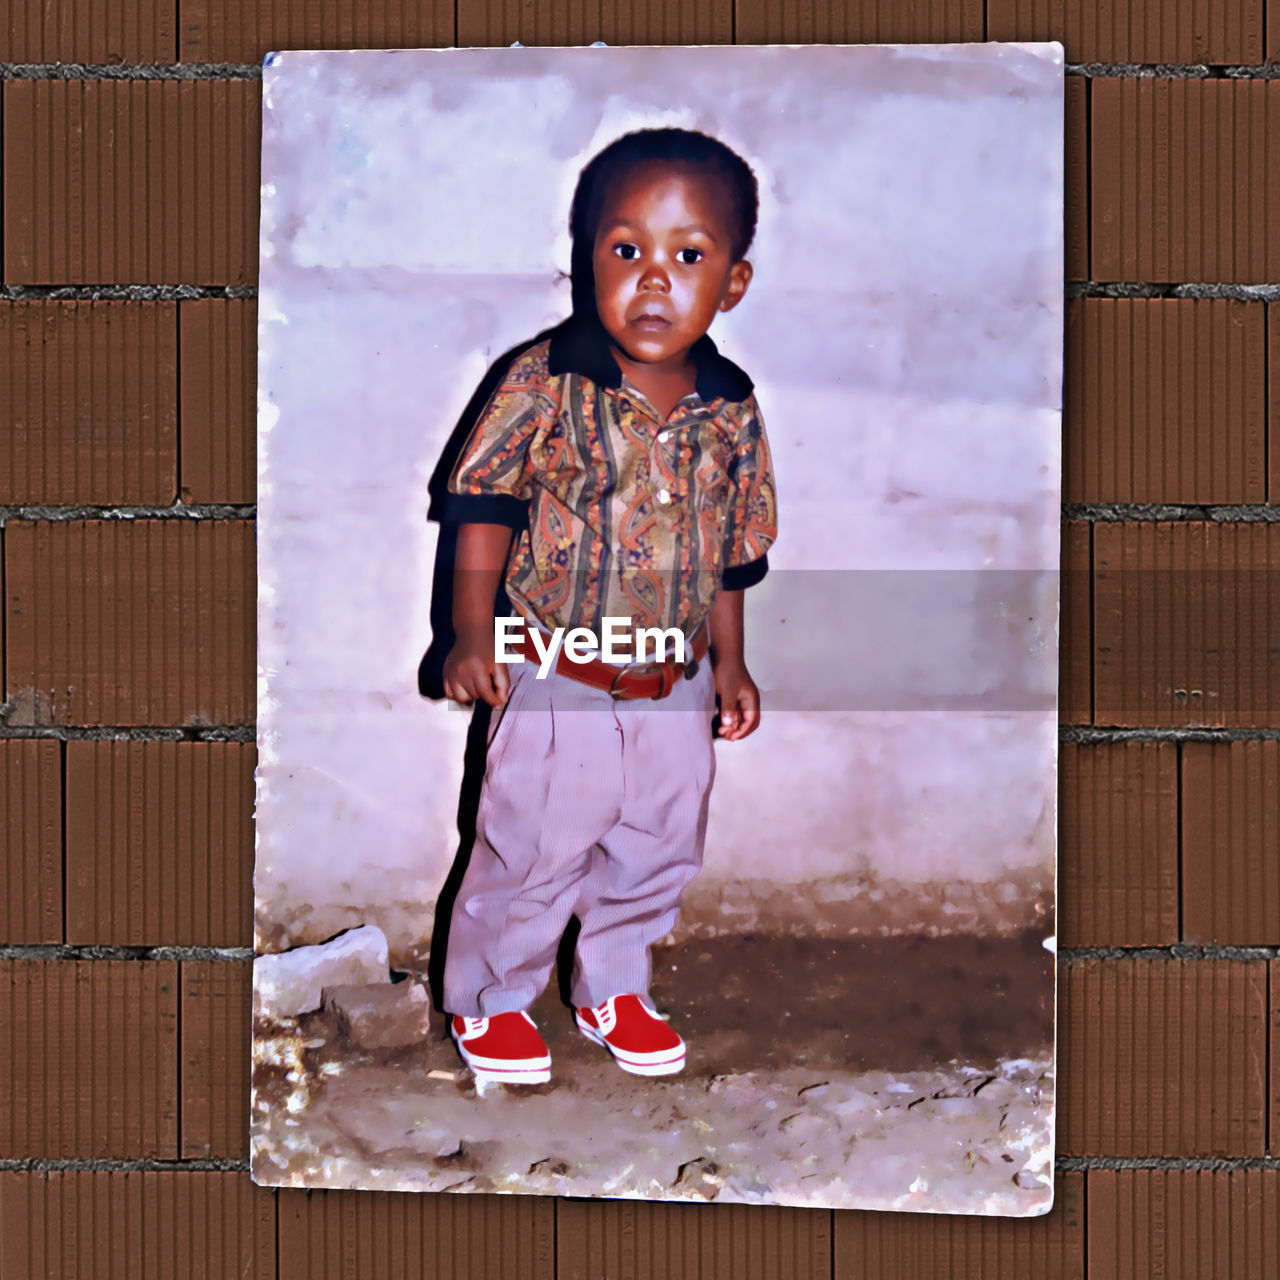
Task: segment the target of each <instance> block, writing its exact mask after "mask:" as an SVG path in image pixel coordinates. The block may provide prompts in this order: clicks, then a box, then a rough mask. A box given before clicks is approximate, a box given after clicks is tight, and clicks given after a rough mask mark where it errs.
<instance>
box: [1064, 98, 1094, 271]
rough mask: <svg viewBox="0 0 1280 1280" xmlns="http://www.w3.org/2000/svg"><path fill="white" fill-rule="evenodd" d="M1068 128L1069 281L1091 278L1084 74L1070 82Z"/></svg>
mask: <svg viewBox="0 0 1280 1280" xmlns="http://www.w3.org/2000/svg"><path fill="white" fill-rule="evenodd" d="M1063 111H1064V129H1065V131H1066V139H1065V156H1064V163H1065V165H1066V174H1065V183H1066V187H1065V191H1064V193H1063V200H1064V204H1065V206H1066V207H1065V210H1064V215H1065V227H1064V229H1063V235H1064V250H1065V255H1066V262H1065V270H1066V275H1067V279H1068V280H1087V279H1088V278H1089V82H1088V81H1087V80H1085V79H1083V78H1081V77H1080V76H1071V77H1069V78H1068V79H1067V81H1066V100H1065V102H1064V104H1063Z"/></svg>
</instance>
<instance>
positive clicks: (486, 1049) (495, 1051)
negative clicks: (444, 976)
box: [449, 1010, 551, 1084]
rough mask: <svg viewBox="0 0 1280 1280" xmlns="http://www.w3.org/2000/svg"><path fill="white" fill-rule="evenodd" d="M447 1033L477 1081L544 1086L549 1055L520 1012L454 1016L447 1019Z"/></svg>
mask: <svg viewBox="0 0 1280 1280" xmlns="http://www.w3.org/2000/svg"><path fill="white" fill-rule="evenodd" d="M449 1030H450V1031H451V1032H452V1034H453V1040H454V1043H455V1044H456V1045H457V1046H458V1052H459V1053H460V1054H462V1060H463V1062H465V1063H466V1064H467V1066H469V1067H470V1068H471V1074H472V1075H474V1076H475V1078H476V1080H477V1081H481V1082H488V1081H491V1080H492V1081H497V1082H499V1083H502V1084H546V1082H547V1081H548V1080H550V1079H551V1054H550V1053H548V1052H547V1046H546V1045H545V1044H544V1043H543V1040H542V1037H541V1036H540V1035H539V1034H538V1028H537V1027H536V1026H535V1025H534V1022H533V1019H532V1018H531V1017H529V1015H528V1014H527V1013H525V1012H524V1011H523V1010H522V1011H520V1012H519V1013H495V1014H494V1015H493V1017H491V1018H463V1017H460V1016H458V1015H457V1014H455V1015H454V1016H453V1017H452V1018H451V1019H450V1020H449Z"/></svg>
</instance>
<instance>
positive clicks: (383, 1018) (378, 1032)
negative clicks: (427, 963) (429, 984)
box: [324, 982, 431, 1049]
mask: <svg viewBox="0 0 1280 1280" xmlns="http://www.w3.org/2000/svg"><path fill="white" fill-rule="evenodd" d="M324 1007H325V1008H326V1009H332V1010H333V1012H334V1013H335V1014H336V1015H337V1020H338V1031H339V1033H340V1034H341V1035H342V1036H343V1037H344V1038H345V1039H346V1041H347V1043H348V1044H350V1045H353V1046H354V1047H355V1048H357V1049H400V1048H403V1047H404V1046H406V1045H411V1044H418V1043H420V1042H421V1041H423V1040H425V1039H427V1037H428V1036H429V1035H430V1034H431V1001H430V1000H429V999H428V997H427V989H426V987H424V986H421V985H420V984H419V983H416V982H397V983H394V984H388V983H383V984H381V985H379V986H373V987H365V986H359V987H357V986H344V987H326V988H325V989H324Z"/></svg>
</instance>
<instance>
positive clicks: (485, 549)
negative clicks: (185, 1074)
mask: <svg viewBox="0 0 1280 1280" xmlns="http://www.w3.org/2000/svg"><path fill="white" fill-rule="evenodd" d="M756 211H757V188H756V182H755V177H754V175H753V174H752V172H751V170H750V168H749V167H748V166H747V164H746V162H745V161H743V160H742V159H741V157H739V156H738V155H737V154H735V153H734V152H733V151H731V150H729V148H728V147H726V146H724V145H723V144H722V143H720V142H718V141H716V140H714V139H712V138H709V137H707V136H706V135H704V134H700V133H693V132H689V131H686V130H680V129H655V130H644V131H641V132H638V133H632V134H628V135H626V136H625V137H622V138H619V139H618V140H617V141H615V142H614V143H612V144H611V145H610V146H609V147H607V148H606V149H605V150H604V151H602V152H601V153H600V154H599V155H597V156H596V157H595V158H594V159H593V160H592V161H591V163H590V164H588V165H587V167H586V168H585V169H584V170H583V171H582V174H581V176H580V178H579V181H578V188H577V191H576V193H575V195H574V200H573V208H572V213H571V217H570V226H571V231H572V238H573V258H574V261H573V273H572V275H573V289H574V313H573V316H572V317H571V318H570V319H569V320H568V321H567V322H566V323H565V324H564V325H563V326H561V327H560V328H559V329H558V330H557V331H555V333H554V334H553V336H552V337H551V338H550V339H549V340H548V341H544V342H541V343H538V344H537V345H535V346H533V347H531V348H529V349H528V350H526V351H525V352H524V353H523V354H522V355H520V356H518V357H517V358H516V359H515V360H514V361H513V363H512V365H511V367H510V368H509V370H508V371H507V373H506V375H505V378H504V380H503V382H502V384H501V385H500V386H499V387H498V389H497V390H496V391H495V393H494V394H493V396H492V398H491V399H490V401H489V403H488V405H487V407H486V408H485V410H484V412H483V413H482V415H481V417H480V418H479V420H478V421H477V423H476V425H475V427H474V429H473V430H472V432H471V434H470V437H469V438H468V440H467V442H466V444H465V446H464V448H463V451H462V454H461V456H460V458H459V460H458V462H457V464H456V466H455V467H454V470H453V472H452V475H451V477H450V480H449V490H450V492H451V494H454V495H458V496H457V497H456V498H455V499H454V500H453V501H454V502H455V503H456V506H454V508H453V512H454V514H453V516H452V518H454V519H457V520H460V521H461V527H460V528H459V530H458V541H457V556H456V561H455V587H454V597H453V622H454V630H455V633H456V641H455V643H454V645H453V648H452V649H451V650H450V652H449V655H448V657H447V658H446V660H445V667H444V677H445V692H446V694H447V696H449V697H451V698H454V699H456V700H457V701H458V702H461V703H469V702H472V701H473V700H475V699H477V698H480V699H483V700H484V701H485V702H487V703H489V704H490V705H491V706H493V707H494V708H495V711H494V713H493V720H492V723H491V726H490V733H489V746H488V756H487V762H486V770H485V777H484V782H483V784H482V789H481V795H480V800H479V806H478V809H477V815H476V840H475V846H474V848H473V851H472V854H471V861H470V863H469V865H468V867H467V871H466V874H465V876H464V877H463V880H462V884H461V886H460V888H459V891H458V897H457V900H456V903H455V905H454V908H453V915H452V918H451V923H450V931H449V942H448V954H447V956H446V960H445V970H444V998H445V1006H446V1008H447V1009H448V1010H449V1012H450V1013H451V1014H452V1015H453V1016H452V1017H451V1020H450V1028H451V1032H452V1035H453V1037H454V1040H455V1041H456V1043H457V1046H458V1050H459V1052H460V1053H461V1055H462V1057H463V1059H464V1060H465V1061H466V1063H467V1064H468V1066H469V1067H470V1068H471V1070H472V1072H473V1073H474V1074H475V1076H476V1078H477V1080H479V1081H489V1080H494V1081H509V1082H521V1083H540V1082H543V1081H545V1080H548V1079H549V1078H550V1066H551V1058H550V1055H549V1054H548V1052H547V1047H546V1045H545V1043H544V1042H543V1040H542V1037H541V1036H540V1035H539V1034H538V1031H537V1028H536V1027H535V1025H534V1023H533V1020H532V1019H531V1018H530V1017H529V1014H528V1012H527V1010H528V1008H529V1006H530V1005H531V1004H532V1003H533V1001H534V999H535V998H536V997H537V996H538V995H539V993H540V992H541V991H542V990H543V988H544V987H545V985H546V983H547V981H548V978H549V977H550V972H551V967H552V965H553V963H554V960H555V955H556V950H557V947H558V944H559V941H560V937H561V935H562V933H563V932H564V929H565V926H566V925H567V923H568V921H569V919H570V917H571V916H572V915H574V914H575V913H576V914H577V916H578V919H579V922H580V925H581V932H580V934H579V937H578V943H577V951H576V956H575V964H574V972H573V978H572V988H571V996H572V1000H573V1003H574V1005H575V1008H576V1015H575V1020H576V1023H577V1026H578V1028H579V1029H580V1030H581V1031H582V1033H583V1034H584V1035H586V1036H587V1037H588V1038H590V1039H591V1040H593V1041H595V1042H596V1043H598V1044H601V1045H602V1046H604V1047H605V1048H606V1049H608V1050H609V1052H610V1053H611V1054H612V1055H613V1057H614V1058H615V1060H616V1061H617V1063H618V1065H619V1066H620V1067H622V1068H623V1069H624V1070H626V1071H630V1072H633V1073H635V1074H638V1075H666V1074H669V1073H672V1072H676V1071H679V1070H680V1069H681V1068H682V1067H683V1066H684V1061H685V1046H684V1042H683V1040H682V1039H681V1038H680V1037H679V1036H678V1035H677V1034H676V1033H675V1031H674V1030H673V1029H672V1028H671V1027H670V1026H669V1025H668V1023H667V1022H666V1020H665V1019H664V1018H662V1017H660V1016H659V1015H658V1014H657V1012H656V1011H655V1010H654V1008H653V1005H652V1003H651V1001H650V999H649V994H648V989H649V981H650V976H651V960H650V947H651V946H652V944H653V943H654V942H656V941H657V940H658V939H659V938H661V937H662V936H663V935H664V934H666V933H667V932H669V931H670V929H671V928H672V926H673V925H674V924H675V921H676V918H677V914H678V909H679V902H680V896H681V893H682V892H683V890H684V887H685V885H686V884H687V883H688V882H689V880H690V879H691V878H692V877H693V875H694V874H695V873H696V872H697V870H698V868H699V866H700V865H701V861H702V847H703V837H704V833H705V829H706V820H707V803H708V797H709V795H710V790H711V783H712V779H713V777H714V774H715V757H714V752H713V749H712V719H713V716H714V713H715V702H716V698H717V697H718V698H719V702H720V723H721V736H722V737H724V738H725V739H727V740H728V741H731V742H734V741H738V740H740V739H742V738H745V737H746V736H747V735H748V734H750V733H752V732H753V731H754V730H755V728H756V726H757V724H758V723H759V719H760V698H759V691H758V690H757V688H756V685H755V683H754V681H753V680H752V679H751V676H750V675H749V673H748V671H747V668H746V664H745V662H744V660H743V610H742V595H743V590H744V589H745V588H746V587H748V586H750V585H752V584H753V583H755V582H758V581H759V580H760V579H761V578H762V577H763V576H764V574H765V571H766V569H767V561H766V557H765V553H766V551H767V549H768V547H769V546H770V544H771V543H772V542H773V540H774V538H775V536H776V532H777V520H776V504H775V497H774V485H773V476H772V470H771V464H770V458H769V449H768V444H767V441H766V439H765V433H764V425H763V422H762V421H761V417H760V411H759V408H758V406H757V405H756V401H755V397H754V395H753V394H752V385H751V380H750V379H749V378H748V377H747V376H746V374H744V373H743V372H742V370H741V369H739V368H738V367H737V366H736V365H734V364H732V363H731V362H730V361H728V360H726V359H725V358H724V357H723V356H721V355H720V354H719V353H718V352H717V351H716V348H715V344H714V343H713V342H712V341H711V339H710V338H709V337H707V330H708V329H709V328H710V326H711V322H712V320H713V319H714V318H715V316H716V314H717V313H718V312H721V311H728V310H730V309H731V308H733V307H735V306H737V304H738V303H739V302H740V301H741V300H742V297H743V295H744V294H745V293H746V291H747V286H748V285H749V284H750V282H751V270H752V269H751V265H750V263H748V262H747V261H746V256H745V255H746V252H747V249H748V247H749V245H750V243H751V239H752V237H753V235H754V232H755V223H756ZM526 516H527V523H526ZM513 530H515V531H516V534H515V545H514V547H513V546H512V534H513ZM504 573H505V579H504ZM500 580H504V581H505V586H506V589H507V593H508V596H509V597H510V599H511V602H512V605H513V606H514V608H515V610H516V611H517V612H518V613H519V614H520V615H521V617H522V618H523V619H524V622H525V624H526V626H527V627H529V628H534V629H537V630H539V631H542V632H554V631H555V630H556V628H558V627H563V628H565V629H566V631H567V630H568V629H569V628H573V627H585V628H587V629H588V630H589V631H591V633H592V634H593V636H595V637H596V638H597V639H598V640H599V639H600V638H601V636H602V631H603V628H604V620H605V619H607V618H612V619H618V618H623V619H626V622H627V624H628V625H629V626H631V627H636V628H638V627H659V628H664V629H665V628H676V629H678V632H679V633H680V634H682V635H683V637H684V640H685V645H684V662H683V664H680V663H677V662H674V661H671V660H669V659H668V660H665V661H661V662H648V663H644V664H639V663H635V664H632V665H618V664H617V663H616V662H615V663H614V664H610V663H607V662H603V661H600V660H598V659H597V660H594V661H591V662H586V663H580V662H575V661H572V660H571V659H570V657H569V655H568V654H566V653H564V652H563V651H561V652H560V654H559V656H558V659H557V661H556V665H555V667H554V670H553V671H550V672H549V673H548V674H547V675H546V678H545V679H540V678H539V676H538V670H539V664H538V661H537V660H536V659H537V654H536V650H535V647H534V645H533V644H532V643H530V642H531V641H532V638H533V637H532V636H526V637H525V638H524V641H523V643H524V651H525V653H526V655H527V657H529V658H532V659H535V660H534V661H525V662H523V663H516V664H514V665H510V666H508V665H506V664H504V663H501V662H499V661H497V659H496V656H495V635H494V597H495V594H496V591H497V588H498V585H499V581H500ZM708 633H709V634H708ZM539 639H540V640H541V641H542V643H543V647H544V649H545V646H546V643H547V640H548V637H546V636H542V637H539ZM708 646H709V650H710V663H708V661H707V657H708ZM673 647H674V646H673ZM658 656H659V657H662V656H664V655H658ZM677 656H678V655H677ZM713 673H714V676H713ZM579 713H581V714H579Z"/></svg>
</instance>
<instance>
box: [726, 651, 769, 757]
mask: <svg viewBox="0 0 1280 1280" xmlns="http://www.w3.org/2000/svg"><path fill="white" fill-rule="evenodd" d="M715 676H716V694H717V695H718V697H719V698H720V736H721V737H722V738H724V739H726V740H727V741H729V742H737V741H738V740H739V739H740V738H745V737H747V736H748V735H749V734H752V733H754V732H755V731H756V727H757V726H758V725H759V723H760V690H759V689H757V688H756V682H755V681H754V680H753V679H752V678H751V676H750V674H749V673H748V671H747V668H746V666H745V664H743V663H742V662H738V661H728V660H726V661H722V662H718V663H716V668H715Z"/></svg>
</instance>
